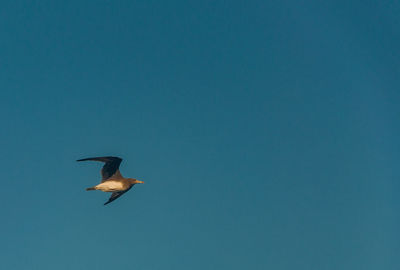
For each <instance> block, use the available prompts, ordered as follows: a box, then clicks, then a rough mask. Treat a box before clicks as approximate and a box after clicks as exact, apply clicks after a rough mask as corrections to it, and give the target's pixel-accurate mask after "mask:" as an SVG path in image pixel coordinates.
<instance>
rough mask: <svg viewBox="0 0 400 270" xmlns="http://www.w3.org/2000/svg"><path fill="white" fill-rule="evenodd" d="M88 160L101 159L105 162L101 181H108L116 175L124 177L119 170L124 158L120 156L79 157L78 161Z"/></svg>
mask: <svg viewBox="0 0 400 270" xmlns="http://www.w3.org/2000/svg"><path fill="white" fill-rule="evenodd" d="M86 160H93V161H100V162H104V163H105V164H104V166H103V168H102V169H101V176H102V180H101V182H104V181H106V180H107V179H109V178H111V177H112V176H116V177H117V178H121V177H122V175H121V173H120V172H119V164H121V161H122V159H121V158H119V157H92V158H84V159H78V160H77V161H86ZM121 195H122V194H121Z"/></svg>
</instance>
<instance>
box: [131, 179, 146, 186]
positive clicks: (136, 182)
mask: <svg viewBox="0 0 400 270" xmlns="http://www.w3.org/2000/svg"><path fill="white" fill-rule="evenodd" d="M128 179H129V182H130V183H131V184H133V185H134V184H144V182H143V181H139V180H137V179H135V178H128Z"/></svg>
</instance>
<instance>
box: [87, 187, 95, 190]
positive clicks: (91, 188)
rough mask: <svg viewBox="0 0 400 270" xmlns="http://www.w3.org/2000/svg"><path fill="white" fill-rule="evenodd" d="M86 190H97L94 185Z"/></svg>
mask: <svg viewBox="0 0 400 270" xmlns="http://www.w3.org/2000/svg"><path fill="white" fill-rule="evenodd" d="M86 190H87V191H89V190H96V189H95V188H94V187H88V188H87V189H86Z"/></svg>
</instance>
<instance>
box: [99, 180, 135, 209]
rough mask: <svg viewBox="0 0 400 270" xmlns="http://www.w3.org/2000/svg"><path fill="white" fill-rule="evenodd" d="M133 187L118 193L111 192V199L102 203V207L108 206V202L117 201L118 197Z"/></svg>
mask: <svg viewBox="0 0 400 270" xmlns="http://www.w3.org/2000/svg"><path fill="white" fill-rule="evenodd" d="M133 186H134V185H132V186H130V187H129V188H128V189H126V190H123V191H118V192H113V194H111V197H110V198H109V199H108V201H106V202H105V203H104V205H106V204H109V203H110V202H112V201H114V200H116V199H118V198H119V197H121V196H122V195H123V194H124V193H125V192H127V191H128V190H130V189H131V188H132V187H133Z"/></svg>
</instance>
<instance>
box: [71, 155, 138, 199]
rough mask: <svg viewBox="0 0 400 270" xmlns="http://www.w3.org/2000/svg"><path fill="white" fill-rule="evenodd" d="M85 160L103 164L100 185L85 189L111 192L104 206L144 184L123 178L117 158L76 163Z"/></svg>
mask: <svg viewBox="0 0 400 270" xmlns="http://www.w3.org/2000/svg"><path fill="white" fill-rule="evenodd" d="M86 160H92V161H100V162H104V163H105V164H104V166H103V168H102V169H101V176H102V180H101V183H100V184H98V185H96V186H94V187H90V188H87V189H86V190H101V191H104V192H112V194H111V197H110V199H109V200H108V201H107V202H106V203H105V204H104V205H106V204H108V203H110V202H112V201H114V200H115V199H117V198H119V197H120V196H121V195H122V194H124V193H125V192H127V191H128V190H130V189H131V188H132V187H133V186H134V185H135V184H143V183H144V182H143V181H139V180H137V179H134V178H125V177H123V176H122V175H121V173H120V171H119V164H121V161H122V159H121V158H119V157H94V158H84V159H79V160H77V161H86Z"/></svg>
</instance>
